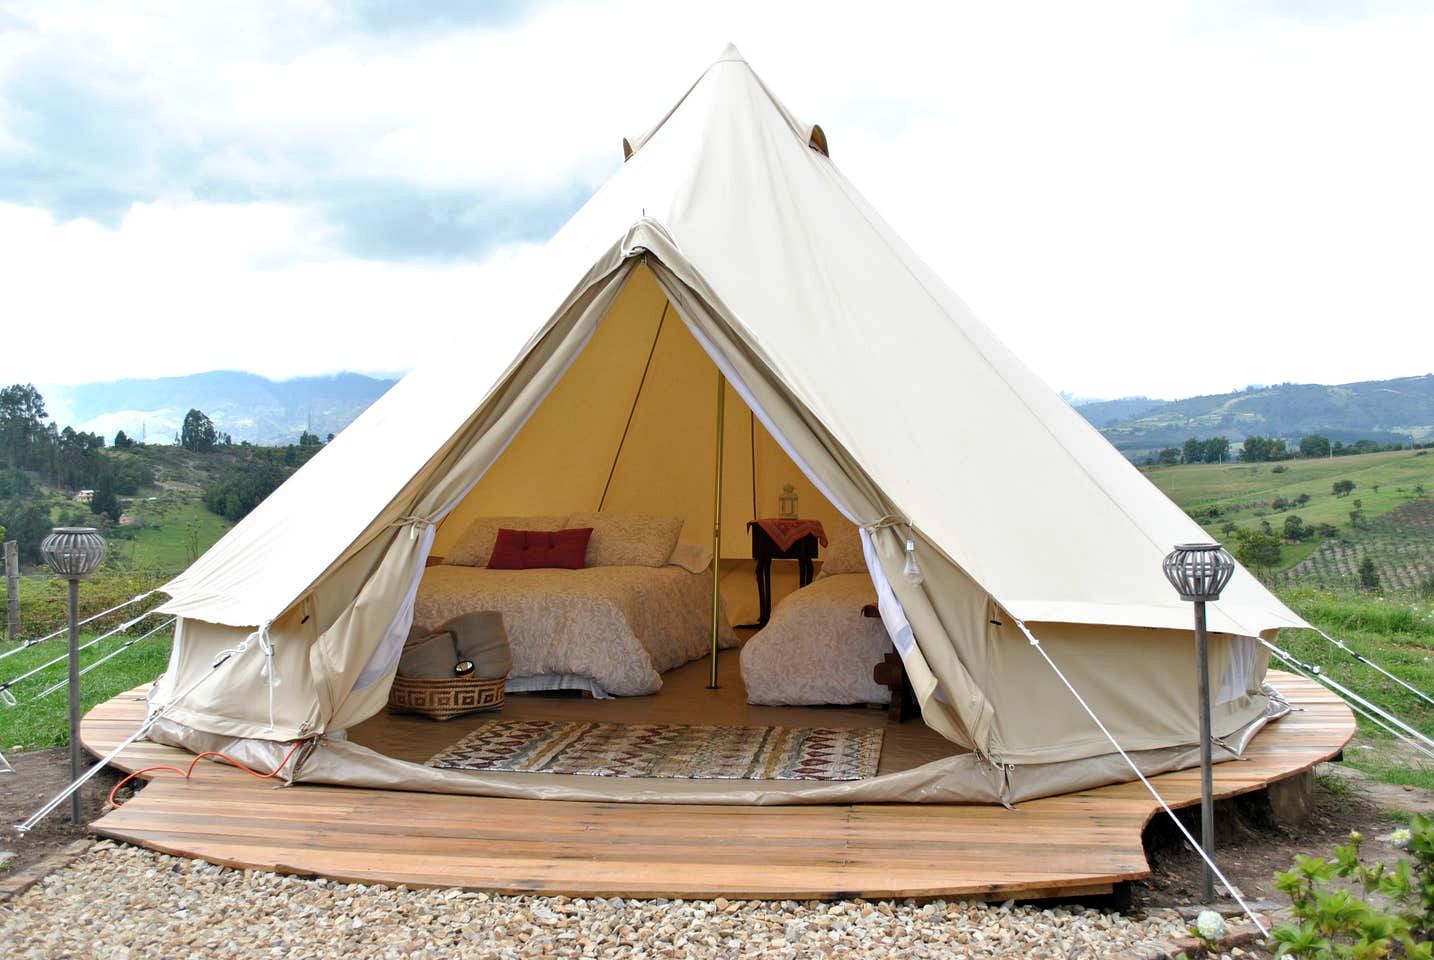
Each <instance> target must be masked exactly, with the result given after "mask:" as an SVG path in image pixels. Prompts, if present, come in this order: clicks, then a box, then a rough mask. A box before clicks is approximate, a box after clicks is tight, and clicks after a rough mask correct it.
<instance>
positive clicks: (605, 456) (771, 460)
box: [433, 268, 847, 623]
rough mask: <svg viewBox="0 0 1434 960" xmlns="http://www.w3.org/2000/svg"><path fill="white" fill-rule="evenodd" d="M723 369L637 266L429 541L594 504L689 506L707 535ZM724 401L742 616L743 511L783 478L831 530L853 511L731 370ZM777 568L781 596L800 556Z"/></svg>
mask: <svg viewBox="0 0 1434 960" xmlns="http://www.w3.org/2000/svg"><path fill="white" fill-rule="evenodd" d="M717 376H718V371H717V367H716V365H715V364H713V362H712V361H711V359H710V358H709V357H708V356H707V355H706V354H705V353H704V352H703V351H702V348H701V347H700V346H699V345H698V343H697V341H696V340H695V339H694V338H693V336H692V334H691V333H690V332H689V331H688V330H687V327H686V325H685V324H684V323H683V322H682V318H681V317H680V316H679V315H678V314H677V310H676V308H675V307H673V306H672V305H670V304H669V302H668V300H667V297H666V295H665V294H664V293H663V292H662V290H661V288H659V286H658V284H657V281H656V279H655V278H654V277H653V275H652V273H651V272H650V271H649V270H647V269H646V268H643V269H639V270H637V271H635V272H634V273H633V276H632V278H631V279H630V280H629V281H628V284H627V286H626V287H625V288H624V289H623V291H622V293H621V294H620V295H619V296H618V298H617V300H616V302H615V303H614V304H613V307H612V309H611V310H610V311H609V312H608V314H607V316H606V317H604V318H603V321H602V323H601V324H599V326H598V328H597V331H596V332H595V333H594V334H593V337H592V340H591V341H590V342H589V343H588V345H587V346H586V347H585V348H584V350H583V352H582V353H581V354H580V355H579V356H578V358H577V360H576V361H575V362H574V363H573V365H572V367H571V368H569V370H568V371H567V373H566V374H564V376H563V378H562V379H561V380H560V381H559V382H558V384H557V386H556V387H554V388H553V390H552V392H551V393H549V394H548V396H547V398H546V399H544V401H543V403H542V404H541V405H540V406H539V407H538V409H537V411H535V412H534V414H533V416H532V418H531V419H530V420H529V421H528V423H527V424H526V425H525V426H524V427H523V429H522V430H521V431H520V432H519V433H518V435H517V436H516V437H515V438H514V439H513V442H512V443H511V444H509V446H508V448H507V449H506V450H505V451H504V452H503V454H502V455H501V456H500V457H499V458H498V460H497V461H496V462H495V463H494V464H493V466H492V467H491V468H489V470H488V472H487V473H486V474H485V475H484V476H483V478H482V479H481V480H479V482H478V484H477V486H475V487H474V488H473V490H472V491H471V492H470V493H469V494H468V496H467V497H466V498H465V499H464V500H463V502H462V503H460V504H459V506H458V507H457V508H456V509H455V510H454V511H453V512H452V513H451V514H449V516H448V517H447V519H445V520H444V522H443V524H442V526H441V527H440V528H439V531H438V534H437V538H436V540H435V543H434V547H433V552H434V554H435V555H438V556H442V555H444V554H446V552H447V551H448V550H449V549H451V547H452V545H453V544H454V543H455V542H456V541H457V540H458V538H459V536H461V534H462V532H463V531H464V530H465V529H466V528H467V526H468V525H469V524H470V523H471V522H472V521H473V520H474V519H475V518H477V517H481V516H509V515H518V516H527V515H533V516H540V515H565V514H569V513H578V512H587V511H594V510H598V509H600V508H601V509H602V510H603V511H604V512H608V513H618V514H649V515H658V516H672V517H681V518H682V520H683V528H682V539H683V540H684V541H688V542H692V543H700V544H710V543H711V542H712V498H713V493H714V491H713V472H714V469H713V468H714V467H715V450H716V439H715V424H716V416H717V411H716V383H717ZM725 406H726V418H725V424H726V426H725V432H724V444H723V446H724V455H723V463H722V477H723V490H722V541H721V543H722V551H721V553H722V558H723V579H722V593H723V597H724V599H725V600H726V603H727V613H728V618H729V619H730V620H731V621H732V622H733V623H745V622H749V621H751V620H753V619H755V618H756V614H757V598H756V587H755V582H754V580H753V577H752V565H751V563H750V558H751V536H750V534H749V533H748V531H747V521H748V520H751V519H754V518H756V517H774V516H776V515H777V512H778V504H777V499H778V497H779V496H780V495H781V493H782V487H783V486H784V485H785V484H791V485H792V486H793V488H794V489H795V491H796V494H797V498H798V512H799V514H800V515H801V517H802V518H803V519H810V520H820V521H821V522H822V523H823V524H824V525H825V526H826V528H827V530H828V531H829V532H830V531H835V530H837V529H839V527H838V525H839V524H845V523H846V522H847V521H846V520H845V519H844V518H843V517H842V516H841V514H840V513H838V512H837V510H836V508H835V507H833V506H832V505H831V503H830V502H828V501H827V499H826V498H825V497H824V496H823V495H822V494H821V493H820V492H819V491H818V490H817V488H816V486H815V485H814V484H812V482H811V481H810V480H808V479H807V478H806V476H805V475H804V474H803V473H802V471H801V470H800V469H799V468H798V467H797V466H796V464H795V463H793V462H792V460H791V458H790V457H788V456H787V454H786V452H785V451H784V450H782V448H781V446H780V445H779V444H778V443H777V442H776V440H774V439H773V438H772V436H771V435H770V434H769V433H768V432H767V431H766V429H764V428H763V426H762V424H761V423H760V422H759V421H758V420H757V418H756V417H755V416H753V415H752V412H751V410H750V409H749V408H748V407H747V405H746V404H745V403H744V402H743V400H742V398H741V397H740V396H739V395H738V393H737V391H736V390H735V389H734V388H733V387H732V386H731V385H730V384H728V385H727V387H726V400H725ZM743 561H747V562H745V563H744V562H743ZM789 567H790V568H792V569H786V568H789ZM773 581H774V582H773V592H774V595H775V596H781V595H782V594H783V593H785V592H786V591H787V590H790V589H791V588H792V587H794V586H795V581H796V571H795V567H794V565H792V564H779V565H776V566H775V567H774V569H773Z"/></svg>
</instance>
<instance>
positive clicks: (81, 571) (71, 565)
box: [40, 527, 109, 823]
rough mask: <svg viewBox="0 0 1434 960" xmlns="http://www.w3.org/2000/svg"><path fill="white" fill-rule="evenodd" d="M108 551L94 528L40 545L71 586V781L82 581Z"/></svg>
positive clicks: (76, 770)
mask: <svg viewBox="0 0 1434 960" xmlns="http://www.w3.org/2000/svg"><path fill="white" fill-rule="evenodd" d="M108 549H109V547H108V545H107V544H106V543H105V538H104V537H102V536H100V535H99V532H98V531H96V530H95V528H94V527H56V528H55V529H54V530H53V531H51V532H50V535H49V536H48V537H46V538H45V539H44V541H43V542H42V543H41V544H40V553H41V554H43V555H44V557H45V562H46V563H48V564H49V565H50V571H51V572H52V573H54V575H55V576H57V577H59V578H60V579H62V580H68V581H69V584H70V657H69V660H70V780H71V781H75V780H78V779H80V775H81V774H82V773H83V772H84V771H83V770H82V769H81V766H82V760H83V756H82V754H81V750H80V581H81V580H84V579H85V578H86V577H88V576H89V575H90V574H92V573H94V572H95V568H96V567H98V566H99V565H100V561H102V560H104V558H105V552H106V551H107V550H108ZM70 822H71V823H79V822H80V791H78V790H76V791H75V792H74V793H72V794H70Z"/></svg>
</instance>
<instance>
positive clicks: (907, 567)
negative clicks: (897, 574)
mask: <svg viewBox="0 0 1434 960" xmlns="http://www.w3.org/2000/svg"><path fill="white" fill-rule="evenodd" d="M901 575H902V576H903V577H905V578H906V582H907V583H909V584H911V585H912V586H913V587H919V586H921V582H922V581H923V580H925V579H926V578H925V577H924V576H922V574H921V566H920V565H919V564H918V563H917V562H916V541H915V540H907V541H906V563H905V564H903V565H902V567H901Z"/></svg>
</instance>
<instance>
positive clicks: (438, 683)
mask: <svg viewBox="0 0 1434 960" xmlns="http://www.w3.org/2000/svg"><path fill="white" fill-rule="evenodd" d="M506 681H507V677H498V678H497V679H494V680H486V679H480V678H475V677H453V678H452V679H443V680H413V679H409V678H407V677H394V678H393V686H392V687H390V688H389V691H388V708H389V710H391V711H393V712H394V713H417V714H421V715H423V716H425V717H428V718H429V719H432V720H448V719H450V718H452V717H457V716H462V715H463V714H465V713H475V712H477V711H479V710H499V709H501V708H502V706H503V684H504V683H505V682H506Z"/></svg>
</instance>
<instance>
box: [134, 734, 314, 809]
mask: <svg viewBox="0 0 1434 960" xmlns="http://www.w3.org/2000/svg"><path fill="white" fill-rule="evenodd" d="M304 743H305V741H303V740H295V741H294V745H293V746H292V747H290V748H289V752H288V753H286V754H284V759H282V760H280V761H279V765H278V766H277V767H275V768H274V771H273V772H272V773H259V772H258V771H257V770H250V769H249V768H248V767H246V766H244V764H242V763H240V762H239V761H238V760H235V759H234V758H233V757H231V756H228V755H227V754H223V753H220V752H219V751H218V750H210V751H207V752H205V753H201V754H199V756H197V757H195V758H194V759H193V760H191V761H189V768H188V769H186V770H181V769H179V768H178V767H171V766H169V765H168V764H159V765H157V766H153V767H145V768H144V769H142V770H136V771H135V772H134V773H131V774H130V775H129V776H127V777H125V778H124V779H123V780H121V781H120V782H119V783H117V784H115V785H114V789H112V790H111V791H110V795H109V799H108V802H109V805H110V806H111V807H118V806H119V804H118V803H116V802H115V795H116V794H118V793H119V791H120V787H122V786H124V785H125V784H127V783H129V782H130V781H131V780H133V779H134V778H135V777H140V776H143V775H145V774H146V773H153V772H154V771H156V770H169V771H171V772H173V773H177V774H179V775H180V776H182V777H183V778H184V779H186V780H188V779H189V778H190V776H191V775H192V774H193V773H194V768H195V766H196V765H198V763H199V761H201V760H203V759H204V758H205V757H219V758H220V759H221V760H227V761H228V762H230V763H232V764H234V766H236V767H238V768H239V769H240V770H243V771H244V772H245V773H247V774H249V776H251V777H255V778H257V779H259V780H272V779H273V778H274V777H277V776H278V775H279V771H280V770H282V769H284V765H285V764H287V763H288V762H289V758H290V757H292V756H293V755H294V752H295V751H297V750H298V749H299V748H300V747H302V746H303V745H304Z"/></svg>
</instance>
